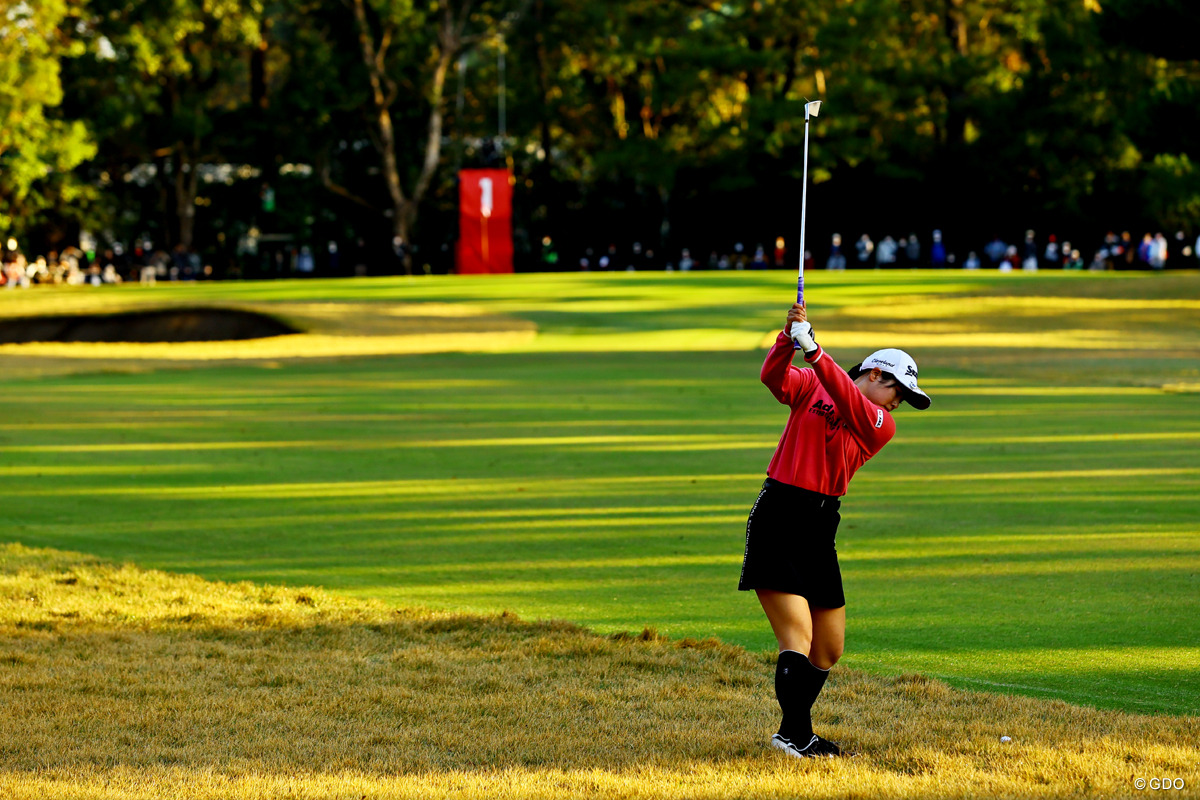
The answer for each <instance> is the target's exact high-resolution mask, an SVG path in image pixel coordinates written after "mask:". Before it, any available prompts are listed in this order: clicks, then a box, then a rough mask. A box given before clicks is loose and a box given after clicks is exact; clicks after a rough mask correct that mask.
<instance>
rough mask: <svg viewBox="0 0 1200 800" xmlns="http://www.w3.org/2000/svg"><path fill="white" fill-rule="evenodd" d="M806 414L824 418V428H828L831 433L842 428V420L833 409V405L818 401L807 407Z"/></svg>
mask: <svg viewBox="0 0 1200 800" xmlns="http://www.w3.org/2000/svg"><path fill="white" fill-rule="evenodd" d="M808 413H810V414H816V415H817V416H818V417H824V418H825V426H826V427H827V428H829V431H830V432H831V433H832V432H833V431H836V430H837V429H838V428H840V427H842V418H841V417H839V416H838V413H837V409H836V408H834V407H833V403H822V402H821V401H820V400H817V401H816V402H814V403H813V404H812V405H811V406H810V407H809V409H808Z"/></svg>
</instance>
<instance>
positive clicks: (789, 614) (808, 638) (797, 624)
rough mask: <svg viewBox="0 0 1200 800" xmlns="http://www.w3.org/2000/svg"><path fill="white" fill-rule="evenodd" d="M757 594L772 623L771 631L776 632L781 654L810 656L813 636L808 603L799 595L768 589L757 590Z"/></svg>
mask: <svg viewBox="0 0 1200 800" xmlns="http://www.w3.org/2000/svg"><path fill="white" fill-rule="evenodd" d="M755 594H757V595H758V602H759V603H761V604H762V607H763V611H764V612H766V615H767V619H768V620H769V621H770V623H771V630H773V631H774V632H775V639H776V641H778V642H779V650H780V652H782V651H784V650H794V651H796V652H797V653H803V654H804V655H808V648H809V645H810V643H811V642H812V635H813V632H812V616H811V614H810V613H809V609H808V601H807V600H805V599H804V598H803V597H801V596H800V595H798V594H787V593H786V592H773V591H770V590H768V589H756V590H755Z"/></svg>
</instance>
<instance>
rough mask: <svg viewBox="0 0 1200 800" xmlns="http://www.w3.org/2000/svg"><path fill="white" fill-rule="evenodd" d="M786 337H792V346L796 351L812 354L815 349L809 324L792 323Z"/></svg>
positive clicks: (815, 345)
mask: <svg viewBox="0 0 1200 800" xmlns="http://www.w3.org/2000/svg"><path fill="white" fill-rule="evenodd" d="M788 336H790V337H792V344H793V345H795V346H796V349H797V350H803V351H804V352H805V353H812V352H815V351H816V349H817V340H816V339H814V338H813V327H812V323H810V322H793V323H792V328H791V330H790V331H789V332H788Z"/></svg>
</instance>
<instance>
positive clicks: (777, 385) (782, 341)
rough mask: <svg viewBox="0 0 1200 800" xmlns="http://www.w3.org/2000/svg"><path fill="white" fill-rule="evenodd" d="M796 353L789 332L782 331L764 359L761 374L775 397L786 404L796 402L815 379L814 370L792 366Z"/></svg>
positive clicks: (760, 376) (764, 382)
mask: <svg viewBox="0 0 1200 800" xmlns="http://www.w3.org/2000/svg"><path fill="white" fill-rule="evenodd" d="M795 354H796V348H795V346H794V345H793V344H792V340H791V339H789V338H788V335H787V333H785V332H784V331H780V332H779V335H778V336H777V337H775V344H774V345H773V346H772V347H771V349H770V350H769V351H768V352H767V359H766V360H765V361H763V365H762V373H761V374H760V375H759V378H761V379H762V382H763V384H764V385H765V386H766V387H767V388H768V389H770V390H771V394H773V395H775V399H776V400H778V401H779V402H781V403H783V404H785V405H791V404H792V403H794V402H795V401H796V398H797V397H799V396H800V395H801V394H802V393H803V392H804V390H805V388H806V387H807V384H808V382H809V381H813V380H815V378H814V377H813V376H812V370H808V369H804V370H802V369H800V368H798V367H793V366H792V358H793V356H795Z"/></svg>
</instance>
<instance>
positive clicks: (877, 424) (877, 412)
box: [875, 408, 883, 428]
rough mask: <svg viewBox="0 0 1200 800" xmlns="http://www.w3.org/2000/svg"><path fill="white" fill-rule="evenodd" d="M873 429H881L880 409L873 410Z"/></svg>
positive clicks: (881, 412)
mask: <svg viewBox="0 0 1200 800" xmlns="http://www.w3.org/2000/svg"><path fill="white" fill-rule="evenodd" d="M875 427H876V428H882V427H883V409H882V408H877V409H875Z"/></svg>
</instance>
